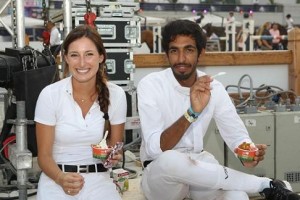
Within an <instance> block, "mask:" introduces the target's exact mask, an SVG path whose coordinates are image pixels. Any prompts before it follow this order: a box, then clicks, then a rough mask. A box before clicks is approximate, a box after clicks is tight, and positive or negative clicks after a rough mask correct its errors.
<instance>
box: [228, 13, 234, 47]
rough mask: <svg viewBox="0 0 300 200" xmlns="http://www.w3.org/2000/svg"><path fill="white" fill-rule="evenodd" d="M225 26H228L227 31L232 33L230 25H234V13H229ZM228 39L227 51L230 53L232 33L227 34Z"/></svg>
mask: <svg viewBox="0 0 300 200" xmlns="http://www.w3.org/2000/svg"><path fill="white" fill-rule="evenodd" d="M226 22H227V25H228V31H229V32H231V31H232V25H234V22H235V17H234V12H233V11H230V12H229V16H228V17H227V19H226ZM228 35H229V39H228V41H227V42H228V50H229V51H232V33H229V34H228Z"/></svg>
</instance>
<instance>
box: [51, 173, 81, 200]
mask: <svg viewBox="0 0 300 200" xmlns="http://www.w3.org/2000/svg"><path fill="white" fill-rule="evenodd" d="M55 182H56V183H57V184H59V185H60V186H61V187H62V188H63V190H64V191H65V193H66V194H67V195H71V196H75V195H77V194H78V193H79V192H80V190H81V189H82V187H83V185H84V178H83V177H82V176H81V175H80V174H78V173H63V172H60V173H59V175H58V178H57V180H56V181H55Z"/></svg>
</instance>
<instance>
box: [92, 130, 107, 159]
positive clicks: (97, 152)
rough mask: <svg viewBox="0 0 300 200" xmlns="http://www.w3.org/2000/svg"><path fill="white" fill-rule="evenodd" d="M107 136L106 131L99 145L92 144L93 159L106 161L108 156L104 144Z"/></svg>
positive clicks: (105, 144)
mask: <svg viewBox="0 0 300 200" xmlns="http://www.w3.org/2000/svg"><path fill="white" fill-rule="evenodd" d="M107 135H108V131H106V132H105V134H104V137H103V139H102V140H101V141H100V142H99V144H96V145H95V144H92V149H93V157H94V158H97V159H101V160H106V158H107V156H108V152H109V151H108V149H109V148H108V146H107V142H106V138H107Z"/></svg>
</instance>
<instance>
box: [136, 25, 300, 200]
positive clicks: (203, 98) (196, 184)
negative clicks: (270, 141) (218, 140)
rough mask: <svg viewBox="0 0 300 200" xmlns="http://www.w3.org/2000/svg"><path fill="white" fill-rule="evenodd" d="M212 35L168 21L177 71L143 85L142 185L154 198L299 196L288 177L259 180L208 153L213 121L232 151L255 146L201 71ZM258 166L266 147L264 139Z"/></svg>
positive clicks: (169, 51) (166, 38)
mask: <svg viewBox="0 0 300 200" xmlns="http://www.w3.org/2000/svg"><path fill="white" fill-rule="evenodd" d="M205 45H206V38H205V36H204V34H203V32H202V30H201V28H200V27H199V26H197V25H196V23H195V22H192V21H188V20H177V21H172V22H170V23H168V24H167V25H166V26H165V27H164V29H163V33H162V46H163V48H164V50H165V52H166V57H167V59H168V61H169V63H170V68H168V69H166V70H163V71H160V72H154V73H151V74H149V75H147V76H146V77H144V78H143V79H142V80H141V81H140V82H139V84H138V91H137V92H138V109H139V115H140V120H141V127H142V144H141V160H142V161H143V165H144V173H143V177H142V182H141V186H142V189H143V192H144V194H145V196H146V198H147V199H148V200H182V199H184V198H185V197H187V196H188V197H191V198H192V199H193V200H200V199H201V200H208V199H222V200H246V199H249V198H248V195H247V193H258V192H260V193H261V194H262V195H264V196H265V197H266V199H272V200H277V199H289V200H292V199H293V200H296V199H297V200H298V199H300V197H299V196H298V195H297V194H295V193H292V192H291V191H290V190H288V189H287V188H289V189H291V187H290V185H289V183H288V182H283V181H279V180H271V179H269V178H266V177H257V176H254V175H249V174H245V173H242V172H238V171H235V170H233V169H230V168H227V167H224V166H221V165H219V164H218V161H217V160H216V159H215V158H214V157H213V155H211V154H210V153H208V152H206V151H204V150H203V137H204V135H205V133H206V130H207V128H208V126H209V123H210V121H211V119H212V118H214V119H215V121H216V123H217V125H218V128H219V130H220V133H221V135H222V137H223V138H224V140H225V142H226V143H227V145H228V146H229V148H230V149H231V150H233V151H235V152H236V148H237V147H238V146H239V145H240V144H242V143H243V142H247V143H252V140H251V138H250V137H249V135H248V133H247V130H246V128H245V126H244V124H243V122H242V121H241V119H240V118H239V116H238V115H237V113H236V109H235V107H234V105H233V104H232V102H231V100H230V98H229V96H228V94H227V92H226V90H225V89H224V87H223V85H222V84H221V83H220V82H218V81H216V80H212V79H211V77H210V76H208V75H206V74H205V73H203V72H201V71H198V70H197V69H196V67H197V64H198V62H199V60H200V58H201V56H202V55H203V54H204V51H205V49H204V48H205ZM256 147H257V148H258V151H257V153H256V156H255V158H254V161H251V162H243V165H245V167H254V166H256V165H257V164H258V163H259V161H261V160H263V156H264V154H265V149H266V145H265V144H256Z"/></svg>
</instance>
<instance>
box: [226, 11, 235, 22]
mask: <svg viewBox="0 0 300 200" xmlns="http://www.w3.org/2000/svg"><path fill="white" fill-rule="evenodd" d="M233 22H235V17H234V12H233V11H230V12H229V16H228V17H227V23H228V24H232V23H233Z"/></svg>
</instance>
